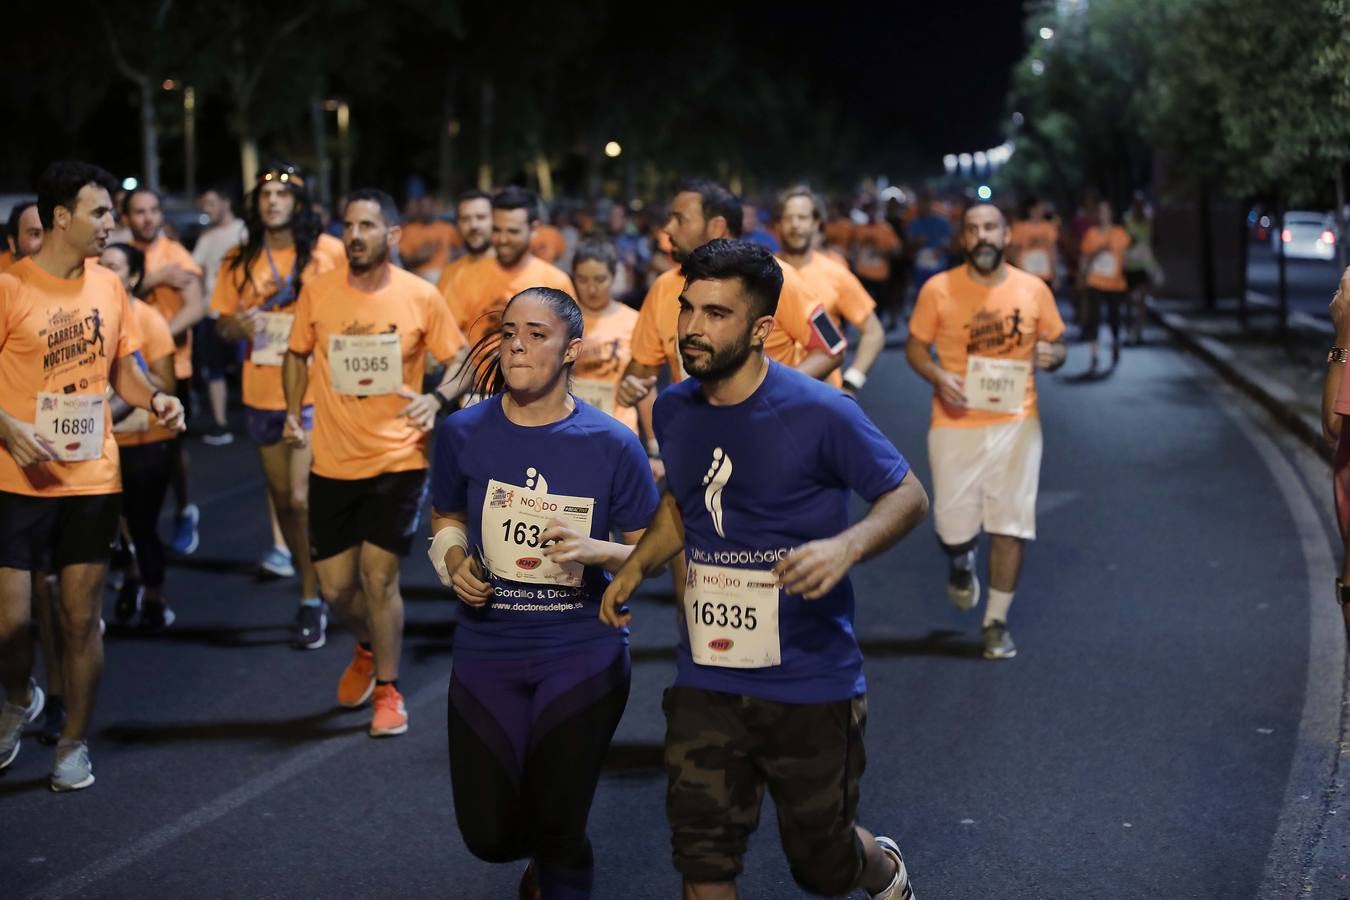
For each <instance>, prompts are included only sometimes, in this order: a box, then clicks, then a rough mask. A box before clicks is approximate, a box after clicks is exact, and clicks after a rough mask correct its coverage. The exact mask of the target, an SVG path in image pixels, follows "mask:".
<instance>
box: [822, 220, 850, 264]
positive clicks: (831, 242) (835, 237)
mask: <svg viewBox="0 0 1350 900" xmlns="http://www.w3.org/2000/svg"><path fill="white" fill-rule="evenodd" d="M854 227H855V226H854V224H853V223H852V222H850V221H849V220H848V219H831V220H830V221H828V222H826V223H825V246H827V247H829V248H830V249H831V250H834V251H836V252H838V253H840V254H842V255H843V256H844V257H845V258H847V257H848V251H849V246H850V245H851V244H852V243H853V229H854Z"/></svg>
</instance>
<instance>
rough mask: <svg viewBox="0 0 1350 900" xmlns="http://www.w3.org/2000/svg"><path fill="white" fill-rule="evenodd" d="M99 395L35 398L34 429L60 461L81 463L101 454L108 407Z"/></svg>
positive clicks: (44, 393)
mask: <svg viewBox="0 0 1350 900" xmlns="http://www.w3.org/2000/svg"><path fill="white" fill-rule="evenodd" d="M105 404H106V401H105V400H104V398H103V395H101V394H54V393H49V392H45V391H44V392H42V393H39V394H38V395H37V417H36V418H35V419H34V426H35V427H36V430H37V433H38V435H39V436H40V437H42V438H44V439H45V440H46V441H47V443H49V444H51V445H52V446H53V447H55V448H56V458H57V459H59V460H60V461H61V462H84V461H85V460H90V459H98V458H99V457H101V456H102V455H103V423H104V421H105V416H106V414H107V413H106V410H107V406H106V405H105Z"/></svg>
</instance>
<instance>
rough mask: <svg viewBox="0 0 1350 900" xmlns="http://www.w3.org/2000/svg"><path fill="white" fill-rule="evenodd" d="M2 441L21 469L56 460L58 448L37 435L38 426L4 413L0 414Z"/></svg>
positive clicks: (0, 438) (0, 437) (0, 436)
mask: <svg viewBox="0 0 1350 900" xmlns="http://www.w3.org/2000/svg"><path fill="white" fill-rule="evenodd" d="M0 440H2V441H4V442H5V446H6V447H8V448H9V455H10V456H12V457H14V461H15V462H16V463H18V464H19V468H21V469H26V468H28V467H29V466H35V465H37V464H38V463H42V462H50V461H51V460H54V459H56V448H55V447H53V446H52V445H51V444H50V443H48V442H47V440H46V439H44V438H43V437H42V436H41V435H39V434H38V433H37V427H36V426H34V425H30V424H28V423H27V422H20V421H19V420H17V419H14V418H12V417H10V416H6V415H4V414H3V413H0Z"/></svg>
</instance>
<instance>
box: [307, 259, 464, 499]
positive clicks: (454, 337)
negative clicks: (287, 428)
mask: <svg viewBox="0 0 1350 900" xmlns="http://www.w3.org/2000/svg"><path fill="white" fill-rule="evenodd" d="M388 271H389V281H388V283H387V284H385V285H384V286H383V287H382V288H380V289H379V290H377V291H374V292H371V293H366V292H364V291H359V290H357V289H356V288H354V287H352V286H351V285H350V284H348V283H347V277H348V273H347V272H346V271H345V270H339V269H333V270H331V271H328V272H325V273H323V274H322V275H319V276H318V277H316V278H315V279H314V280H313V281H307V282H305V286H304V288H303V289H302V290H301V291H300V299H299V300H298V301H297V302H296V305H295V324H294V325H293V326H292V328H291V340H290V344H289V347H290V349H291V350H292V351H294V352H295V353H299V354H303V355H311V354H312V363H313V364H312V365H311V366H310V369H309V378H310V383H311V384H312V385H313V386H314V432H313V437H312V440H313V446H314V469H313V470H314V473H315V474H317V475H321V476H323V477H324V478H340V479H344V480H348V481H354V480H356V479H361V478H373V477H375V476H376V475H381V474H383V473H385V472H407V471H411V470H414V469H424V468H426V467H427V454H426V444H427V435H426V434H424V433H423V432H421V431H419V430H418V429H417V428H416V427H414V426H413V424H412V423H411V422H410V421H409V420H408V419H406V418H404V417H402V416H399V414H398V413H399V411H400V410H402V409H403V408H404V407H405V406H407V405H408V401H407V399H405V398H403V397H400V396H399V395H398V394H381V395H378V396H370V397H356V396H349V395H346V394H339V393H337V392H336V391H334V390H333V386H332V379H331V377H330V374H329V369H328V339H329V338H330V337H333V336H335V335H344V334H345V335H356V334H380V333H389V332H395V333H397V334H398V335H399V344H400V351H401V353H402V356H403V387H404V388H405V389H406V390H409V391H412V392H414V393H421V391H422V376H423V374H424V370H425V366H426V355H427V354H428V353H430V354H431V355H432V356H434V357H435V358H436V359H438V360H440V361H442V362H444V361H447V360H449V359H450V358H451V357H453V356H454V355H455V354H456V353H457V352H458V351H459V349H460V348H461V347H463V346H464V335H463V334H461V333H460V330H459V328H458V327H456V325H455V322H454V320H453V319H452V318H451V317H450V315H449V313H448V312H447V311H446V309H445V304H444V303H443V302H441V298H440V295H439V294H437V293H436V288H435V287H433V286H432V285H430V284H428V283H427V282H426V281H424V280H423V279H421V278H418V277H417V276H416V275H414V274H412V273H411V272H406V271H404V270H403V269H398V268H394V267H392V266H390V267H389V269H388Z"/></svg>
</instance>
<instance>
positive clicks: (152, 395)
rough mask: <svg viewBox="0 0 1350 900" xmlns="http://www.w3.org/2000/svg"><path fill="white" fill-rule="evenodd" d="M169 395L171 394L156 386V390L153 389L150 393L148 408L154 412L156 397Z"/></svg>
mask: <svg viewBox="0 0 1350 900" xmlns="http://www.w3.org/2000/svg"><path fill="white" fill-rule="evenodd" d="M167 396H169V395H168V394H166V393H164V392H163V391H161V390H159V389H158V388H156V389H155V390H154V391H152V392H151V393H150V406H149V407H147V408H148V409H149V410H150V411H151V412H154V411H155V398H156V397H167Z"/></svg>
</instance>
